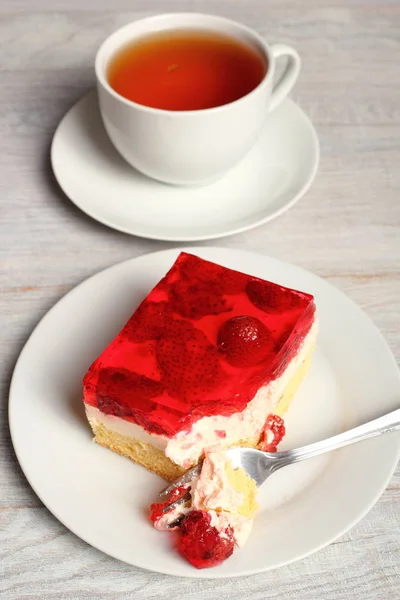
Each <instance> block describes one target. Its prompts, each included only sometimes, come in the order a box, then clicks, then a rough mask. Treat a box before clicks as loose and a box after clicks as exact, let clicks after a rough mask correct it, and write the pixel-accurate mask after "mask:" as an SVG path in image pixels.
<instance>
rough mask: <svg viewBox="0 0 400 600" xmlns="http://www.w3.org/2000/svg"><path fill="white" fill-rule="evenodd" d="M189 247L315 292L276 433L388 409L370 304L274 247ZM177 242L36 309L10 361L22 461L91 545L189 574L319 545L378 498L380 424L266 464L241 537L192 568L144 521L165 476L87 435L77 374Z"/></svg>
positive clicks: (317, 429)
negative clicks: (296, 376) (205, 566)
mask: <svg viewBox="0 0 400 600" xmlns="http://www.w3.org/2000/svg"><path fill="white" fill-rule="evenodd" d="M191 251H192V252H195V253H196V254H198V255H200V256H203V257H204V258H208V259H211V260H214V261H216V262H219V263H221V264H223V265H226V266H228V267H233V268H237V269H239V270H241V271H245V272H248V273H251V274H254V275H258V276H260V277H264V278H267V279H271V280H273V281H277V282H279V283H282V284H286V285H290V286H293V287H295V288H299V289H302V290H305V291H308V292H311V293H313V294H314V295H315V298H316V303H317V306H318V311H319V315H320V334H319V342H318V351H317V352H316V355H315V359H314V362H313V366H312V370H311V373H310V375H309V377H308V379H307V380H306V381H305V383H304V385H303V387H302V389H301V390H300V392H299V393H298V395H297V396H296V398H295V400H294V402H293V404H292V406H291V408H290V411H289V414H288V418H287V429H288V433H287V437H286V440H285V445H286V447H291V446H292V447H293V446H296V445H297V444H302V443H306V442H310V441H313V440H316V439H318V438H321V437H323V436H326V435H330V434H331V433H334V432H335V431H337V430H338V429H343V428H347V427H351V426H354V425H356V424H360V423H361V422H364V421H366V420H369V419H371V418H374V417H377V416H379V415H381V414H383V413H385V412H388V411H390V410H394V409H395V408H396V407H397V406H398V403H399V398H400V377H399V372H398V369H397V366H396V363H395V361H394V358H393V356H392V355H391V353H390V350H389V349H388V347H387V345H386V343H385V341H384V340H383V338H382V336H381V334H380V333H379V331H378V330H377V329H376V328H375V327H374V325H373V324H372V323H371V321H370V320H369V319H368V318H367V317H366V315H365V314H364V313H363V312H362V311H361V310H360V309H359V308H358V307H357V306H356V305H354V304H353V303H352V302H351V301H350V300H349V299H348V298H346V297H345V296H344V295H343V294H342V293H340V292H339V291H338V290H336V289H335V288H334V287H332V286H331V285H330V284H328V283H327V282H325V281H323V280H321V279H319V278H318V277H316V276H315V275H313V274H311V273H309V272H307V271H303V270H302V269H299V268H298V267H295V266H292V265H289V264H286V263H282V262H280V261H278V260H275V259H272V258H268V257H266V256H261V255H258V254H252V253H246V252H242V251H238V250H228V249H221V248H200V249H193V248H192V249H191ZM177 253H178V250H168V251H165V252H160V253H156V254H150V255H146V256H142V257H140V258H135V259H132V260H129V261H127V262H124V263H121V264H119V265H116V266H114V267H112V268H110V269H107V270H106V271H103V272H101V273H99V274H97V275H95V276H94V277H91V278H90V279H88V280H87V281H85V282H84V283H82V284H81V285H79V286H78V287H76V288H75V289H74V290H72V291H71V292H70V293H69V294H67V295H66V296H65V297H64V298H63V299H62V300H61V301H60V302H59V303H58V304H57V305H56V306H55V307H54V308H53V309H52V310H51V311H50V312H49V313H48V314H47V315H46V316H45V317H44V319H43V320H42V321H41V323H40V324H39V325H38V327H37V328H36V329H35V331H34V332H33V334H32V336H31V337H30V339H29V341H28V342H27V344H26V346H25V348H24V350H23V351H22V354H21V356H20V358H19V360H18V363H17V366H16V368H15V372H14V376H13V380H12V385H11V392H10V408H9V418H10V427H11V434H12V440H13V443H14V447H15V451H16V454H17V457H18V460H19V462H20V464H21V467H22V469H23V471H24V473H25V475H26V477H27V478H28V480H29V482H30V484H31V485H32V487H33V489H34V490H35V491H36V493H37V494H38V496H39V497H40V498H41V500H42V501H43V502H44V503H45V504H46V506H47V507H48V508H49V510H50V511H51V512H52V513H53V514H54V515H55V516H56V517H57V518H58V519H59V520H60V521H61V522H62V523H64V524H65V525H66V526H67V527H68V528H69V529H70V530H71V531H73V532H74V533H76V535H78V536H80V537H81V538H82V539H84V540H86V541H87V542H88V543H89V544H92V545H93V546H95V547H96V548H99V549H100V550H102V551H103V552H106V553H107V554H110V555H111V556H114V557H116V558H118V559H120V560H123V561H126V562H127V563H130V564H132V565H136V566H139V567H143V568H145V569H150V570H153V571H159V572H161V573H169V574H173V575H183V576H190V577H201V578H207V577H232V576H238V575H248V574H251V573H256V572H259V571H264V570H267V569H271V568H274V567H277V566H279V565H283V564H286V563H289V562H292V561H295V560H297V559H299V558H301V557H304V556H306V555H307V554H310V553H312V552H314V551H316V550H318V549H319V548H322V547H323V546H325V545H326V544H328V543H329V542H331V541H332V540H334V539H335V538H337V537H338V536H340V535H341V534H343V533H344V532H345V531H347V530H348V529H349V528H350V527H351V526H353V525H354V524H355V523H356V522H357V521H358V520H359V519H361V517H363V516H364V515H365V514H366V512H367V511H368V510H369V509H370V508H371V507H372V505H373V504H374V503H375V502H376V501H377V499H378V498H379V496H380V494H381V493H382V492H383V490H384V489H385V486H386V485H387V483H388V481H389V479H390V476H391V475H392V472H393V470H394V468H395V465H396V462H397V459H398V456H399V448H400V443H399V442H400V439H399V436H398V435H397V434H389V435H387V436H382V437H380V438H376V439H372V440H369V441H367V442H363V443H361V444H357V445H354V446H351V447H348V448H344V449H342V450H338V451H337V452H336V453H333V454H332V455H329V457H328V456H325V457H322V458H321V457H319V458H316V459H312V460H311V461H308V462H304V463H300V464H298V465H294V466H292V467H288V468H287V469H286V470H285V469H284V470H282V471H280V472H279V473H277V474H276V475H274V476H273V477H272V478H271V479H270V480H269V481H267V482H266V484H265V485H264V486H263V488H262V489H261V490H260V491H261V494H260V496H261V498H260V500H261V509H260V511H259V513H258V516H257V520H256V523H255V526H254V529H253V532H252V535H251V538H250V539H249V541H248V543H247V545H246V546H245V547H244V548H243V549H241V550H238V551H236V553H235V554H234V555H233V556H232V557H231V558H230V559H229V560H228V561H226V562H225V564H223V565H221V566H219V567H217V568H214V569H209V570H202V571H198V570H196V569H194V568H193V567H191V566H190V565H189V564H187V563H186V562H185V561H184V560H182V559H181V558H180V557H179V556H177V555H176V554H175V553H174V551H173V550H172V545H171V538H170V536H169V535H168V534H166V533H161V532H158V531H156V530H155V529H153V528H152V526H151V525H150V523H149V522H148V521H147V519H146V516H145V515H146V507H147V506H148V504H149V502H151V501H152V500H153V498H154V496H155V494H156V492H157V491H159V489H160V488H161V487H162V486H163V482H162V480H161V479H160V478H159V477H157V476H156V475H153V474H152V473H149V472H148V471H146V470H145V469H144V468H142V467H140V466H137V465H135V464H133V463H132V462H131V461H129V460H128V459H125V458H121V457H120V456H118V455H116V454H114V453H112V452H110V451H109V450H106V449H104V448H101V447H100V446H98V445H96V444H93V443H91V433H90V431H89V427H88V425H87V423H86V421H85V417H84V411H83V406H82V401H81V378H82V376H83V375H84V373H85V371H86V369H87V367H88V366H89V364H90V363H91V362H92V360H93V359H94V358H95V357H96V356H97V355H98V353H99V352H100V351H101V350H102V349H103V347H104V346H105V345H106V344H107V343H108V342H109V341H110V340H111V339H112V338H113V336H114V335H115V334H116V333H117V332H118V331H119V329H120V328H121V326H122V325H123V324H124V323H125V321H126V320H127V318H128V317H129V316H130V314H131V312H132V311H133V309H134V308H135V306H136V305H137V304H138V302H139V301H140V300H141V299H142V298H143V296H144V295H145V294H146V293H147V292H148V290H150V288H151V287H152V286H153V285H154V284H155V283H156V281H157V280H158V279H159V278H160V277H161V276H162V275H163V274H164V273H165V272H166V271H167V269H168V268H169V267H170V265H171V264H172V262H173V260H174V259H175V257H176V256H177Z"/></svg>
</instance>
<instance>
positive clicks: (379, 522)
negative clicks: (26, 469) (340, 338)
mask: <svg viewBox="0 0 400 600" xmlns="http://www.w3.org/2000/svg"><path fill="white" fill-rule="evenodd" d="M172 10H174V11H178V10H197V11H203V12H212V13H217V14H222V15H225V16H229V17H232V18H235V19H238V20H240V21H243V22H245V23H246V24H248V25H250V26H253V27H255V28H256V29H258V30H259V31H260V32H261V33H262V34H263V35H265V36H266V37H268V39H269V40H270V41H283V42H287V43H290V44H293V45H294V46H295V47H296V48H297V49H298V50H299V52H300V54H301V56H302V58H303V69H302V73H301V77H300V80H299V83H298V85H297V86H296V89H295V92H294V93H293V97H294V99H295V100H296V101H297V102H298V103H299V104H300V105H301V106H302V107H303V109H304V110H305V111H306V112H307V113H308V114H309V115H310V117H311V118H312V120H313V122H314V124H315V127H316V129H317V132H318V135H319V138H320V142H321V163H320V168H319V172H318V175H317V178H316V180H315V182H314V184H313V186H312V187H311V189H310V190H309V192H308V193H307V194H306V196H305V197H304V198H303V199H302V200H301V202H300V203H299V204H298V205H297V206H296V207H294V208H293V209H292V210H290V211H289V212H288V213H287V214H285V215H283V216H281V217H280V218H278V219H277V220H276V221H273V222H272V223H269V224H267V225H265V226H262V227H259V228H257V229H255V230H253V231H250V232H247V233H243V234H240V235H237V236H234V237H230V238H226V239H222V240H219V241H216V242H213V244H214V245H218V246H229V247H233V248H242V249H249V250H254V251H258V252H260V253H265V254H268V253H273V254H274V255H276V256H278V257H280V258H281V259H283V260H286V261H290V262H295V263H297V264H299V265H301V266H303V267H305V268H307V269H310V270H312V271H314V272H315V273H317V274H318V275H320V276H321V277H324V278H326V279H327V280H329V281H331V282H332V283H333V284H335V285H336V286H338V287H339V288H341V289H342V290H344V291H345V292H346V293H347V294H348V295H349V296H350V297H351V298H352V299H353V300H355V301H356V302H357V303H358V304H360V305H361V306H362V307H363V309H364V310H365V311H366V312H367V314H368V315H369V316H370V317H371V318H372V319H373V321H374V322H375V323H376V324H377V326H378V327H379V328H380V329H381V330H382V331H383V333H384V335H385V337H386V339H387V340H388V342H389V345H390V346H391V349H392V351H393V352H394V354H395V356H396V358H397V361H399V359H400V328H399V314H400V169H399V163H400V149H399V140H400V68H399V56H400V54H399V53H400V3H399V2H396V1H395V0H388V1H387V2H384V3H378V2H377V1H376V2H372V1H371V0H327V2H321V1H319V0H302V1H300V0H292V2H288V1H287V0H269V1H268V2H265V1H264V0H253V1H247V2H245V1H244V0H197V1H196V2H190V1H189V0H188V1H186V2H185V1H183V0H182V1H180V0H170V1H169V2H167V1H164V0H152V1H149V0H147V1H146V0H136V1H135V0H113V1H112V2H110V1H109V0H97V1H96V2H95V0H87V1H86V2H83V1H82V0H1V1H0V48H1V51H0V68H1V80H0V85H1V88H0V89H1V93H0V190H1V196H0V197H1V211H0V249H1V281H0V319H1V336H0V360H1V381H0V384H1V404H0V407H1V413H0V421H1V438H0V554H1V562H0V565H1V566H0V597H1V598H2V599H3V598H4V600H20V599H25V598H29V599H33V598H38V599H39V598H40V599H43V600H50V599H52V600H53V599H54V600H55V599H57V600H61V599H63V600H67V599H68V600H69V599H74V600H75V599H79V600H80V599H82V600H89V599H90V600H91V599H93V600H94V599H98V598H109V599H117V600H122V599H128V598H139V599H140V598H144V599H147V598H149V599H150V598H151V599H154V600H156V599H157V600H164V599H172V598H178V599H180V598H183V599H185V600H186V599H189V598H193V599H210V600H211V599H212V600H213V599H215V598H216V597H219V598H221V599H228V598H235V599H236V598H239V599H240V598H249V599H250V598H251V599H252V600H253V599H259V600H264V599H274V600H278V599H279V600H280V599H281V598H282V599H285V600H287V599H289V600H290V599H293V600H347V599H349V600H383V599H385V600H389V599H390V600H392V599H393V600H395V599H399V598H400V551H399V547H400V539H399V523H400V471H399V470H397V473H396V475H395V476H394V477H393V479H392V481H391V482H390V484H389V486H388V488H387V490H386V492H385V493H384V494H383V496H382V497H381V499H380V500H379V502H378V503H377V504H376V506H375V507H374V508H373V509H372V510H371V512H370V513H369V514H368V515H367V516H366V517H365V518H364V519H363V520H362V521H361V522H360V523H359V524H358V525H357V526H356V527H354V529H352V530H351V531H350V532H349V533H347V534H346V535H344V536H343V537H342V538H340V539H339V540H338V541H337V542H335V543H333V544H331V545H330V546H329V547H327V548H325V549H324V550H322V551H320V552H319V553H317V554H315V555H314V556H311V557H309V558H307V559H305V560H303V561H300V562H298V563H295V564H293V565H291V566H288V567H285V568H281V569H278V570H276V571H273V572H270V573H265V574H261V575H256V576H251V577H246V578H241V579H237V580H216V581H207V580H202V581H200V580H195V579H191V580H190V579H179V578H173V577H167V576H163V575H158V574H154V573H150V572H146V571H142V570H139V569H135V568H133V567H130V566H128V565H126V564H123V563H121V562H118V561H116V560H114V559H112V558H110V557H108V556H106V555H104V554H102V553H101V552H99V551H97V550H95V549H93V548H91V547H90V546H88V545H87V544H86V543H84V542H83V541H81V540H80V539H79V538H77V537H76V536H75V535H73V534H72V533H70V532H69V531H68V530H67V529H66V528H65V527H64V526H63V525H61V524H60V523H59V522H58V521H57V520H56V519H55V518H54V517H53V516H52V515H51V514H50V513H49V512H48V511H47V509H46V508H45V507H44V506H43V505H42V504H41V502H40V501H39V500H38V498H37V497H36V495H35V494H34V492H33V491H32V489H31V488H30V486H29V485H28V483H27V482H26V480H25V478H24V476H23V475H22V473H21V470H20V468H19V466H18V463H17V461H16V458H15V456H14V453H13V449H12V446H11V441H10V436H9V432H8V424H7V396H8V387H9V382H10V378H11V374H12V370H13V367H14V364H15V360H16V358H17V356H18V354H19V352H20V350H21V348H22V346H23V344H24V342H25V341H26V339H27V337H28V336H29V334H30V332H31V331H32V329H33V327H34V326H35V325H36V323H37V322H38V321H39V320H40V318H41V317H42V316H43V315H44V314H45V313H46V312H47V311H48V309H49V308H50V307H51V306H52V305H53V304H54V303H55V302H56V301H57V300H58V299H59V298H61V296H63V294H65V292H67V291H68V290H70V289H71V288H72V287H73V286H75V285H76V284H77V283H79V282H80V281H82V280H83V279H85V278H86V277H88V276H89V275H92V274H93V273H96V272H97V271H99V270H101V269H103V268H105V267H107V266H109V265H112V264H114V263H116V262H119V261H121V260H124V259H127V258H129V257H133V256H138V255H140V254H143V253H146V252H150V251H152V250H159V249H162V248H167V247H170V246H171V244H165V243H161V242H160V243H157V242H154V241H146V240H141V239H137V238H134V237H130V236H128V235H125V234H122V233H118V232H116V231H113V230H111V229H108V228H106V227H104V226H102V225H100V224H98V223H97V222H95V221H93V220H91V219H90V218H89V217H86V216H85V215H84V214H82V213H81V212H80V211H79V210H78V209H76V208H75V207H74V206H73V205H72V204H71V203H70V202H69V200H68V199H67V198H65V196H63V194H62V193H61V191H60V190H59V189H58V187H57V184H56V183H55V181H54V179H53V177H52V174H51V170H50V166H49V145H50V142H51V138H52V135H53V133H54V130H55V128H56V126H57V123H58V122H59V120H60V119H61V117H62V116H63V114H64V113H65V112H66V111H67V110H68V108H69V107H70V106H72V104H73V103H74V102H75V101H76V100H77V99H79V98H80V97H81V96H82V94H83V93H84V92H85V91H86V90H88V89H89V88H90V87H91V86H92V85H93V82H94V75H93V58H94V55H95V51H96V48H97V47H98V45H99V43H100V42H101V40H102V39H103V38H104V37H105V36H106V35H107V34H108V33H110V32H111V31H113V30H114V29H116V28H117V27H118V26H120V25H122V24H124V23H126V22H128V21H130V20H133V19H135V18H136V17H141V16H145V15H147V14H151V13H156V12H166V11H172ZM265 547H266V552H267V551H268V540H267V539H266V541H265Z"/></svg>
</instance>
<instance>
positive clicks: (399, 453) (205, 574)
mask: <svg viewBox="0 0 400 600" xmlns="http://www.w3.org/2000/svg"><path fill="white" fill-rule="evenodd" d="M221 250H222V251H228V252H233V253H238V254H246V255H248V256H256V257H258V258H259V257H263V258H264V259H268V260H272V261H274V262H276V263H280V264H283V265H286V266H290V267H292V268H295V269H296V270H297V271H298V272H301V273H303V274H305V275H306V274H307V275H312V277H313V278H315V279H317V280H319V282H320V283H322V285H324V286H325V287H326V289H328V290H333V291H334V293H336V294H340V296H342V297H343V298H344V299H345V300H346V302H348V303H349V304H350V305H351V306H352V310H356V311H357V312H358V313H359V315H360V316H361V318H363V319H364V322H365V323H367V322H368V326H369V327H371V328H373V329H374V330H375V334H378V335H379V338H380V341H381V343H382V349H383V348H385V352H386V355H387V360H390V362H391V363H392V366H393V368H394V369H395V370H396V371H397V376H398V382H399V387H400V369H399V367H398V365H397V362H396V360H395V358H394V355H393V353H392V351H391V349H390V347H389V345H388V343H387V342H386V340H385V338H384V337H383V335H382V333H381V331H380V330H379V329H378V327H377V326H376V325H375V324H374V322H373V321H372V319H371V318H370V317H369V316H368V315H367V314H366V313H365V312H364V311H363V310H362V309H361V308H360V306H359V305H358V304H356V303H355V302H354V301H353V300H352V299H351V298H349V297H348V296H347V295H346V294H345V293H344V292H342V291H341V290H340V289H338V288H337V287H336V286H334V285H333V284H331V283H329V282H328V281H326V280H325V279H323V278H321V277H319V276H318V275H315V274H314V273H313V272H312V271H309V270H307V269H305V268H303V267H300V266H297V265H295V264H293V263H288V262H286V261H282V260H280V259H278V258H276V257H274V256H272V255H270V254H268V255H263V254H261V253H258V252H253V251H249V250H238V249H235V248H228V247H222V248H220V247H217V246H206V247H201V246H200V247H195V246H193V247H182V248H180V247H178V248H170V249H167V250H159V251H157V252H148V253H144V254H142V255H140V256H137V257H133V258H130V259H127V260H124V261H121V262H119V263H116V264H114V265H111V266H110V267H107V268H106V269H102V270H100V271H98V272H97V273H95V274H93V275H91V276H89V277H87V278H86V279H85V280H83V281H82V282H80V283H79V284H77V285H76V286H74V287H73V288H72V289H71V290H69V291H68V292H67V293H66V294H64V296H62V297H61V298H60V299H59V300H58V301H57V302H56V303H55V304H54V305H53V306H52V307H51V308H50V309H49V310H48V311H47V313H46V314H45V315H44V316H43V317H42V319H41V320H40V321H39V323H37V325H36V326H35V327H34V329H33V331H32V332H31V334H30V335H29V337H28V339H27V341H26V342H25V344H24V346H23V348H22V350H21V353H20V354H19V357H18V359H17V361H16V363H15V367H14V371H13V375H12V379H11V384H10V390H9V404H8V417H9V429H10V433H11V440H12V444H13V448H14V451H15V454H16V457H17V459H18V462H19V465H20V467H21V470H22V472H23V473H24V476H25V478H26V479H27V481H28V483H29V485H30V486H31V488H32V489H33V491H34V492H35V494H36V495H37V496H38V498H39V499H40V500H41V502H42V503H43V504H44V506H45V507H46V508H47V510H48V511H49V512H50V513H51V514H52V515H53V516H54V517H56V519H57V520H58V521H60V523H62V524H63V525H64V526H65V527H66V528H67V529H68V530H69V531H71V532H72V533H73V534H74V535H76V536H77V537H78V538H80V539H81V540H83V541H84V542H85V543H87V544H88V545H90V546H92V547H93V548H96V549H97V550H100V551H101V552H103V553H104V554H106V555H108V556H111V557H112V558H115V559H117V560H120V561H121V562H124V563H125V564H128V565H131V566H134V567H138V568H141V569H144V570H146V571H149V572H153V573H162V574H165V575H170V576H174V577H184V578H189V579H190V578H192V579H229V578H236V577H242V576H247V575H255V574H258V573H264V572H267V571H271V570H274V569H277V568H280V567H283V566H286V565H290V564H293V563H295V562H297V561H299V560H302V559H303V558H306V557H308V556H311V555H312V554H315V553H316V552H318V551H319V550H321V549H323V548H325V547H327V546H329V545H330V544H331V543H332V542H334V541H335V540H337V539H338V538H340V537H341V536H342V535H344V534H345V533H346V532H348V531H349V530H350V529H352V528H353V527H354V526H355V525H356V524H357V523H358V522H360V521H361V520H362V519H363V518H364V517H365V516H366V515H367V513H368V512H369V511H370V510H371V509H372V507H373V506H374V505H375V504H376V502H377V501H378V500H379V498H380V497H381V496H382V494H383V492H384V491H385V489H386V488H387V485H388V483H389V482H390V480H391V478H392V476H393V473H394V471H395V469H396V467H397V463H398V461H399V459H400V439H399V443H398V444H397V450H396V452H395V453H393V457H392V461H391V466H390V468H389V469H388V471H387V476H386V477H385V479H384V482H383V483H382V485H381V486H380V487H379V488H377V490H376V492H375V493H374V494H373V496H372V497H371V499H370V500H369V502H368V503H367V504H366V505H365V506H364V507H363V509H362V511H360V512H359V513H358V514H357V516H356V517H354V518H353V519H352V520H351V521H349V522H348V523H347V524H346V525H345V526H343V527H342V528H341V529H340V530H339V531H338V532H337V533H336V534H335V535H333V536H331V537H330V538H329V539H327V540H326V541H324V542H323V543H321V544H319V545H318V546H316V547H315V548H313V549H312V550H309V551H306V552H303V553H301V554H299V555H297V556H296V557H294V558H293V559H290V560H283V561H282V562H280V563H279V564H276V565H272V566H268V567H264V568H263V567H260V568H255V569H248V570H247V571H246V573H237V574H235V573H214V574H213V569H202V570H197V569H194V572H193V574H192V575H190V574H186V573H184V574H180V573H177V572H176V571H175V570H174V569H168V568H158V569H157V570H154V569H152V568H150V567H149V566H148V564H141V562H140V560H136V559H135V563H132V562H129V561H127V560H126V559H125V558H123V557H121V556H119V555H118V552H114V551H113V552H112V553H110V551H109V550H107V548H106V546H105V545H103V544H101V543H95V544H94V543H92V541H91V540H90V535H89V536H85V535H81V534H80V533H78V532H77V531H76V530H75V528H74V527H70V526H69V525H67V523H66V522H65V520H64V519H63V517H61V516H60V515H59V511H58V510H57V509H56V510H53V508H49V507H48V505H47V504H46V500H45V498H44V497H42V495H41V493H40V492H39V491H38V490H37V488H36V486H35V484H34V482H33V481H32V480H31V478H30V477H29V475H28V473H27V472H26V469H25V466H24V459H23V456H22V455H23V452H21V449H20V446H19V442H18V437H17V436H16V434H15V429H14V427H15V425H13V423H14V424H15V422H16V420H17V417H16V416H15V415H14V416H13V414H12V413H13V410H12V395H13V387H14V385H15V380H16V378H17V376H18V369H19V365H20V363H22V361H23V359H24V355H25V353H26V352H27V351H28V350H29V343H30V341H31V339H32V337H33V336H34V335H35V334H36V332H37V330H39V328H40V326H41V324H42V322H43V321H44V320H45V319H46V317H47V316H48V315H49V314H50V313H52V312H53V311H56V310H57V308H58V307H59V305H60V304H62V303H63V302H64V301H66V300H67V298H68V297H70V296H71V295H73V294H76V293H78V290H80V289H81V288H82V287H84V286H85V285H86V284H88V282H89V281H90V280H92V279H94V278H96V277H97V276H100V275H102V274H103V273H105V272H107V271H111V270H113V269H114V268H116V267H122V265H125V264H127V263H130V262H134V261H137V260H140V259H145V258H147V257H149V256H154V257H155V258H156V257H157V256H158V255H163V254H164V255H166V254H168V253H169V254H171V255H174V254H175V253H179V252H192V253H193V252H195V253H198V254H199V255H200V256H202V253H204V251H206V252H207V251H210V252H214V251H216V252H218V251H221ZM207 259H208V260H212V258H210V257H207ZM67 520H68V519H67Z"/></svg>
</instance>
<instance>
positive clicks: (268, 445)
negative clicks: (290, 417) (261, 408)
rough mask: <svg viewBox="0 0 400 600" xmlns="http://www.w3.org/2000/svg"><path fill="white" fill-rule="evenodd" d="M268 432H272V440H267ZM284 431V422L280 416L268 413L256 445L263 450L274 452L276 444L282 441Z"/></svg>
mask: <svg viewBox="0 0 400 600" xmlns="http://www.w3.org/2000/svg"><path fill="white" fill-rule="evenodd" d="M268 433H272V434H273V438H272V440H270V441H268V438H269V437H270V436H269V435H268ZM285 433H286V429H285V423H284V421H283V419H282V417H278V415H273V414H269V415H268V417H267V420H266V421H265V424H264V427H263V430H262V433H261V437H260V441H259V443H258V447H259V449H260V450H262V451H263V452H276V449H277V447H278V444H280V442H281V441H282V438H283V436H284V435H285Z"/></svg>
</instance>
